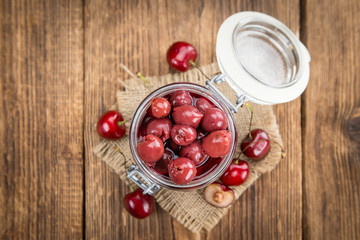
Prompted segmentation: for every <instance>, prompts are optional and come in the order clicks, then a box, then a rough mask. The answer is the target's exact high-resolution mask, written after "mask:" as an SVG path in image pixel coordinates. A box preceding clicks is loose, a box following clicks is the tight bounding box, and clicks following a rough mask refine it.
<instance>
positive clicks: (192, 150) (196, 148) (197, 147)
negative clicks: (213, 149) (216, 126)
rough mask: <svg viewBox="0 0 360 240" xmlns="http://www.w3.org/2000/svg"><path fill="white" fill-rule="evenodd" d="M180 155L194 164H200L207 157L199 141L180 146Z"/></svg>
mask: <svg viewBox="0 0 360 240" xmlns="http://www.w3.org/2000/svg"><path fill="white" fill-rule="evenodd" d="M180 156H181V157H187V158H189V159H190V160H192V161H193V162H194V163H195V165H199V164H201V163H202V162H204V161H205V160H206V158H207V157H208V155H207V154H206V153H205V151H204V149H203V148H202V147H201V143H200V142H199V141H196V142H193V143H192V144H190V145H187V146H184V147H182V148H181V150H180Z"/></svg>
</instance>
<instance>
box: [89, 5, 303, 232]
mask: <svg viewBox="0 0 360 240" xmlns="http://www.w3.org/2000/svg"><path fill="white" fill-rule="evenodd" d="M244 10H254V11H262V12H265V13H268V14H270V15H273V16H275V17H277V18H279V19H280V20H281V21H283V22H285V23H286V24H288V25H289V26H290V28H291V29H292V30H294V31H295V32H297V33H298V32H299V22H300V20H299V16H300V15H299V1H291V2H289V1H285V0H272V1H265V2H260V1H255V2H254V1H241V2H240V1H211V2H210V1H204V2H200V1H185V2H184V1H166V0H160V1H118V2H117V1H98V0H93V1H86V3H85V84H86V89H85V115H86V116H87V117H86V119H85V148H86V152H85V164H86V167H85V169H86V174H85V179H86V184H85V186H86V190H85V192H86V193H85V194H86V200H85V202H86V238H89V239H92V238H94V239H97V238H109V239H114V238H118V236H122V238H124V239H168V238H170V239H200V238H202V239H239V238H241V239H242V238H257V239H267V238H274V239H278V238H285V239H299V238H301V236H302V234H301V224H302V219H301V211H302V199H301V180H302V179H301V137H299V136H301V118H300V99H298V100H296V101H294V102H292V103H289V104H284V105H281V106H279V107H277V116H278V117H279V124H280V126H281V133H282V134H283V137H284V142H285V143H286V145H285V148H286V149H287V150H288V152H289V156H288V158H287V159H286V160H284V161H282V162H281V163H280V166H279V167H278V168H277V169H276V170H275V171H274V172H272V173H270V174H266V175H265V176H263V177H262V178H261V179H260V180H259V181H258V182H257V183H255V185H254V186H253V187H251V188H250V189H249V190H248V191H247V192H246V193H245V194H244V196H242V197H241V199H240V200H239V201H237V202H236V203H235V204H234V207H233V209H232V210H231V211H230V213H229V214H228V215H226V216H225V217H224V219H223V220H222V221H221V222H220V223H219V225H218V226H217V227H216V228H215V229H214V230H213V231H212V232H211V233H205V232H203V233H201V234H193V233H191V232H189V231H188V230H187V229H185V228H184V227H183V226H181V225H180V224H178V223H177V222H176V220H174V219H171V218H170V217H169V215H168V214H167V213H166V212H164V211H163V210H161V209H160V208H159V207H158V208H157V209H156V213H155V214H153V215H152V216H151V217H150V218H148V219H144V220H141V221H139V220H136V219H134V218H132V217H129V215H128V214H127V213H126V212H125V210H124V209H123V206H122V202H121V200H122V197H123V196H124V195H125V194H126V193H128V192H129V189H127V188H126V187H125V185H124V184H123V183H121V181H120V180H119V178H118V177H117V176H116V174H114V173H113V172H111V171H110V170H109V168H108V167H107V166H105V164H103V163H102V162H101V160H100V159H97V158H96V157H95V156H94V154H93V153H91V149H92V148H93V147H94V146H95V145H96V144H97V143H98V142H99V137H98V136H97V134H96V131H95V129H94V124H95V123H96V121H97V119H98V117H99V116H100V115H101V113H103V112H104V111H106V109H108V108H109V107H110V106H111V105H112V104H113V103H114V102H115V92H116V89H119V85H117V83H116V77H119V78H121V79H126V78H128V75H126V73H124V72H123V71H122V70H121V69H120V67H119V65H120V63H123V64H125V65H126V66H128V67H129V68H130V69H131V70H132V71H141V72H142V73H143V74H144V75H161V74H166V73H168V72H169V71H171V70H170V69H169V66H168V64H167V62H166V58H165V54H166V51H167V48H168V46H169V45H170V44H171V43H173V42H174V41H177V40H184V41H188V42H190V43H192V44H194V46H195V47H196V48H197V49H198V51H199V61H198V62H199V64H200V65H205V64H209V63H212V62H214V61H216V56H215V43H216V34H217V31H218V28H219V27H220V25H221V23H222V22H223V21H224V20H225V19H226V18H227V17H228V16H230V15H232V14H234V13H236V12H239V11H244Z"/></svg>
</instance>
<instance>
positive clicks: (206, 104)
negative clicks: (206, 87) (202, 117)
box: [195, 97, 215, 114]
mask: <svg viewBox="0 0 360 240" xmlns="http://www.w3.org/2000/svg"><path fill="white" fill-rule="evenodd" d="M195 107H196V108H197V109H199V111H200V112H201V113H202V114H204V113H205V110H206V109H208V108H213V107H215V106H214V104H212V103H211V102H210V101H209V100H207V99H206V98H203V97H201V98H198V99H197V100H196V103H195Z"/></svg>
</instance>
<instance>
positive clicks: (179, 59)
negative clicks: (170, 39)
mask: <svg viewBox="0 0 360 240" xmlns="http://www.w3.org/2000/svg"><path fill="white" fill-rule="evenodd" d="M196 57H197V52H196V49H195V47H194V46H193V45H191V44H190V43H187V42H175V43H174V44H173V45H171V46H170V47H169V49H168V51H167V54H166V58H167V61H168V63H169V64H170V66H171V67H173V68H174V69H176V70H178V71H181V72H185V71H187V70H188V69H189V67H190V65H191V62H195V60H196ZM190 61H191V62H190Z"/></svg>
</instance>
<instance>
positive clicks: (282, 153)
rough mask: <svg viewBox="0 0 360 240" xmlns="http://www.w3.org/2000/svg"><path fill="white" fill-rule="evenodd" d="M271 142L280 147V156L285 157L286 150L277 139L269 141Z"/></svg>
mask: <svg viewBox="0 0 360 240" xmlns="http://www.w3.org/2000/svg"><path fill="white" fill-rule="evenodd" d="M271 142H273V143H275V144H277V145H278V146H279V147H280V149H281V158H285V157H286V151H285V150H284V148H283V147H282V146H281V145H280V143H278V142H277V141H271Z"/></svg>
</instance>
